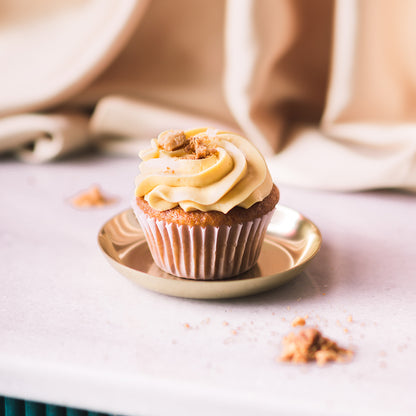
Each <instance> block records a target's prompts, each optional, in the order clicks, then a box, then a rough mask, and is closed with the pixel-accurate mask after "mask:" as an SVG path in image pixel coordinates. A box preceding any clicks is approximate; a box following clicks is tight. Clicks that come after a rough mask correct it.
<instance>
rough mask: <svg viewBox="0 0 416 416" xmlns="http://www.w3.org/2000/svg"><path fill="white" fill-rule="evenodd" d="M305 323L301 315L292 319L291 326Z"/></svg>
mask: <svg viewBox="0 0 416 416" xmlns="http://www.w3.org/2000/svg"><path fill="white" fill-rule="evenodd" d="M305 324H306V321H305V319H304V318H302V317H301V316H297V317H296V318H295V319H294V320H293V321H292V326H304V325H305Z"/></svg>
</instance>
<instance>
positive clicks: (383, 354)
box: [378, 351, 387, 357]
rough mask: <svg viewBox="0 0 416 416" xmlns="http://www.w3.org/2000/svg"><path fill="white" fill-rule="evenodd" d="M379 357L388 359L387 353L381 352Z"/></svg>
mask: <svg viewBox="0 0 416 416" xmlns="http://www.w3.org/2000/svg"><path fill="white" fill-rule="evenodd" d="M378 355H379V356H380V357H386V356H387V353H386V351H380V352H379V353H378Z"/></svg>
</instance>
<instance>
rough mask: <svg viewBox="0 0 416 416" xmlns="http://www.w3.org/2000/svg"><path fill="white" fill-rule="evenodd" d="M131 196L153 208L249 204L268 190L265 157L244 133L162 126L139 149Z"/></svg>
mask: <svg viewBox="0 0 416 416" xmlns="http://www.w3.org/2000/svg"><path fill="white" fill-rule="evenodd" d="M139 156H140V158H141V159H142V162H141V164H140V166H139V169H140V174H139V175H138V176H137V177H136V182H135V183H136V197H143V198H144V199H145V201H147V202H148V204H149V205H150V206H151V207H152V208H153V209H155V210H158V211H165V210H168V209H171V208H175V207H177V206H180V207H181V208H182V209H183V210H184V211H187V212H188V211H194V210H199V211H204V212H207V211H220V212H223V213H224V214H226V213H227V212H228V211H230V210H231V209H232V208H234V207H236V206H239V207H242V208H250V207H251V206H252V205H254V204H255V203H256V202H259V201H262V200H263V199H264V198H266V197H267V196H268V195H269V193H270V192H271V189H272V186H273V181H272V179H271V176H270V173H269V170H268V169H267V165H266V162H265V160H264V158H263V156H262V155H261V154H260V152H259V151H258V150H257V149H256V147H255V146H254V145H253V144H252V143H250V142H249V141H248V140H247V139H246V138H244V137H242V136H240V135H238V134H235V133H229V132H224V131H218V130H214V129H207V128H201V129H195V130H189V131H186V132H184V131H178V130H168V131H165V132H163V133H161V134H160V135H159V136H158V138H157V139H152V141H151V147H150V148H149V149H147V150H144V151H142V152H140V154H139Z"/></svg>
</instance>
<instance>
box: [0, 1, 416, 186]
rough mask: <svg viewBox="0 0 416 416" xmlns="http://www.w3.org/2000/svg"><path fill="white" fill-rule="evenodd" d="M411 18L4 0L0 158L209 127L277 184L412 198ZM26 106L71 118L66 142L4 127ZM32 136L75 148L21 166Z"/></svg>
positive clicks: (300, 7)
mask: <svg viewBox="0 0 416 416" xmlns="http://www.w3.org/2000/svg"><path fill="white" fill-rule="evenodd" d="M29 5H30V6H29ZM51 5H53V7H52V6H51ZM415 19H416V0H401V1H400V2H392V1H390V0H365V1H364V0H338V1H331V0H314V1H308V0H227V1H226V0H212V1H204V0H175V1H171V0H153V1H140V0H120V1H117V2H101V1H99V0H84V1H81V0H79V1H70V0H68V1H66V2H65V1H62V2H53V1H52V0H42V1H38V2H28V1H25V0H19V1H17V0H4V1H3V2H2V6H1V7H0V61H1V62H2V65H1V67H0V75H1V76H0V116H1V119H0V151H4V150H13V149H15V151H16V152H17V153H18V154H21V153H19V152H20V150H19V149H21V148H22V146H24V149H25V150H24V152H25V153H24V154H25V157H24V158H25V160H32V161H33V160H35V161H36V160H42V161H43V160H46V159H50V158H53V157H58V156H59V155H60V154H62V152H66V151H73V150H75V149H77V148H79V147H80V146H82V145H83V144H85V143H87V142H89V141H91V139H92V137H94V141H95V142H96V143H97V145H98V146H99V147H101V148H103V149H105V150H106V151H111V152H124V153H132V154H136V153H137V150H138V148H139V147H140V146H141V141H146V142H147V141H148V139H149V136H153V135H155V134H157V132H159V131H161V130H163V129H165V128H170V127H172V128H188V127H193V126H197V125H208V124H209V125H211V126H219V127H220V128H228V129H232V130H235V131H240V132H242V133H244V134H245V135H246V136H247V137H249V138H250V139H251V140H252V141H253V142H254V143H255V144H256V145H257V146H258V147H259V148H260V149H261V151H262V152H263V153H264V154H265V156H266V157H267V160H268V162H269V166H270V169H271V171H272V174H273V176H274V177H275V179H276V180H277V181H280V182H283V183H288V184H293V185H298V186H310V187H318V188H323V189H338V190H354V189H371V188H385V187H396V188H402V189H408V190H413V191H414V190H416V98H414V97H416V95H415V94H414V90H415V88H416V70H415V69H416V54H415V52H414V51H415V50H416V33H415V32H416V26H415V25H414V21H415ZM68 111H70V113H68ZM30 112H42V117H48V116H49V117H55V119H56V116H59V118H58V119H59V120H61V121H62V117H64V118H65V117H74V112H78V113H79V118H78V119H75V118H72V119H71V120H72V121H71V122H70V123H69V124H70V125H73V126H74V131H75V130H76V134H75V135H74V134H67V133H69V131H68V129H66V130H65V132H66V133H65V134H61V135H60V136H59V134H57V132H59V130H60V128H61V127H60V126H61V125H62V124H59V123H56V124H50V123H49V124H48V123H45V128H44V130H43V131H42V132H40V130H42V129H40V130H39V125H37V126H36V128H32V130H31V129H30V122H31V120H33V119H34V118H30V117H29V118H26V119H23V120H24V121H25V123H26V124H25V123H23V125H24V128H25V131H31V132H32V134H30V135H29V134H27V135H26V136H25V135H24V134H20V135H19V134H18V133H19V131H18V130H19V123H15V124H14V125H13V126H14V130H13V134H14V136H12V135H10V122H9V123H8V126H9V130H8V131H7V129H2V123H6V122H7V120H8V119H10V118H11V117H16V114H18V115H20V116H23V115H28V114H27V113H30ZM91 113H92V115H91ZM58 119H56V120H58ZM14 120H16V118H15V119H14ZM81 120H82V121H81ZM9 121H10V120H9ZM85 121H88V122H89V130H86V129H85ZM12 122H13V120H12ZM67 125H68V124H67ZM22 129H23V127H22ZM54 129H55V130H54ZM34 131H38V132H40V133H39V137H43V138H44V137H45V134H46V135H47V137H48V138H49V141H48V143H49V144H53V143H54V137H55V135H57V136H56V137H58V136H59V137H60V140H61V142H62V140H63V141H64V142H65V141H67V142H70V143H73V144H74V145H73V146H71V145H68V146H61V147H57V146H55V151H54V152H49V153H47V155H46V156H45V154H44V153H43V151H42V152H41V151H38V153H37V154H38V155H39V156H36V155H35V156H34V157H32V158H30V157H29V158H28V157H27V152H28V151H30V149H33V152H34V153H35V151H36V148H37V146H36V143H37V142H36V135H34V134H33V132H34ZM50 131H52V132H50ZM75 136H76V137H75ZM16 137H18V138H19V140H17V139H15V138H16ZM25 137H26V141H30V142H32V141H34V142H35V144H34V145H30V146H27V143H25V139H24V138H25ZM62 137H63V138H62ZM2 143H3V144H2ZM42 143H43V145H42V148H43V149H45V148H46V147H45V146H47V143H45V140H43V141H42ZM42 155H43V156H42Z"/></svg>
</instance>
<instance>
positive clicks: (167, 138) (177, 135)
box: [157, 130, 187, 152]
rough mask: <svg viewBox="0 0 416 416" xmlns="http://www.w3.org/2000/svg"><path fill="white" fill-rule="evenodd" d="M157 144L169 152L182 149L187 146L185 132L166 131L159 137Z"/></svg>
mask: <svg viewBox="0 0 416 416" xmlns="http://www.w3.org/2000/svg"><path fill="white" fill-rule="evenodd" d="M157 144H158V146H159V147H160V148H162V149H164V150H167V151H168V152H171V151H173V150H177V149H180V148H181V147H184V146H185V145H186V144H187V139H186V136H185V132H184V131H183V130H166V131H164V132H162V133H160V134H159V136H158V137H157Z"/></svg>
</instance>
